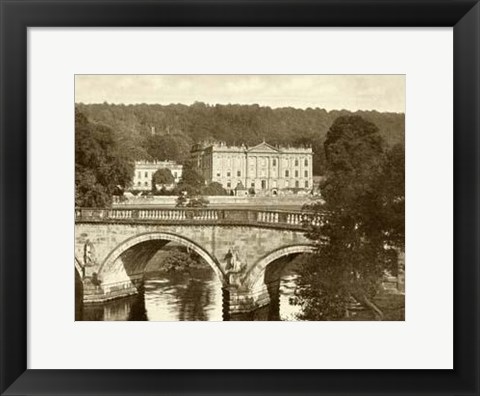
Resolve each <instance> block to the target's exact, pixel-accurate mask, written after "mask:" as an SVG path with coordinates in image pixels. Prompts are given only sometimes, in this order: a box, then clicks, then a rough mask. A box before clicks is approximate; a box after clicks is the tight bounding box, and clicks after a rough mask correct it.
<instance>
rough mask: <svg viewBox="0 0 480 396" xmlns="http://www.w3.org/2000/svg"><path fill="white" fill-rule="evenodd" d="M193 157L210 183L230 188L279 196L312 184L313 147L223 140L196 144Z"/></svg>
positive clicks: (243, 191) (305, 189) (304, 189)
mask: <svg viewBox="0 0 480 396" xmlns="http://www.w3.org/2000/svg"><path fill="white" fill-rule="evenodd" d="M192 157H193V159H194V161H195V164H196V166H197V167H198V171H199V173H200V174H201V175H202V176H203V177H204V178H205V180H207V182H217V183H220V184H221V185H222V186H223V188H225V189H226V190H227V191H229V192H232V191H235V192H236V193H237V194H240V195H241V194H247V193H248V191H249V190H250V191H251V189H252V188H253V189H254V190H255V192H256V193H259V194H266V195H277V194H278V193H279V192H280V191H282V192H286V191H302V190H303V191H309V190H311V189H312V187H313V174H312V157H313V152H312V149H311V147H275V146H272V145H270V144H268V143H265V142H263V143H260V144H258V145H257V146H254V147H247V146H245V145H241V146H227V145H226V144H224V143H215V144H210V145H196V146H194V147H193V148H192Z"/></svg>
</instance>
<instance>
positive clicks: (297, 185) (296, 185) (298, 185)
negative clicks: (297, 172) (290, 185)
mask: <svg viewBox="0 0 480 396" xmlns="http://www.w3.org/2000/svg"><path fill="white" fill-rule="evenodd" d="M298 187H300V183H299V182H298V180H296V181H295V188H298Z"/></svg>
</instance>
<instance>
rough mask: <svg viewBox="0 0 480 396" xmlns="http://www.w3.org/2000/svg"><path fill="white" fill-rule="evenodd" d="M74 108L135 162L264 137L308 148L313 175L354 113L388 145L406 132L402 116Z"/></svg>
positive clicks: (202, 107)
mask: <svg viewBox="0 0 480 396" xmlns="http://www.w3.org/2000/svg"><path fill="white" fill-rule="evenodd" d="M77 108H78V109H80V110H81V111H82V112H83V113H84V114H85V115H86V116H87V117H88V118H89V119H90V120H92V121H95V122H101V123H103V124H105V125H108V126H110V127H111V128H112V129H113V130H114V131H115V133H116V135H117V136H118V137H119V139H122V140H128V141H131V142H133V144H132V146H133V147H134V148H135V150H132V152H134V153H135V156H136V159H157V160H164V159H170V160H174V161H178V162H181V163H183V162H184V161H186V160H187V159H188V155H189V150H190V147H191V145H192V144H193V143H197V142H202V141H205V140H219V141H224V142H226V143H227V144H229V145H233V144H241V143H245V144H246V145H249V146H253V145H255V144H258V143H261V142H262V140H263V139H265V140H266V141H267V142H268V143H271V144H274V145H275V144H280V145H288V144H289V145H312V148H313V151H314V153H315V154H314V157H313V172H314V174H315V175H320V174H323V173H324V171H325V157H324V151H323V143H324V141H325V138H326V134H327V131H328V130H329V128H330V126H331V125H332V123H333V121H334V120H335V119H337V118H338V117H340V116H348V115H352V114H355V115H359V116H361V117H363V118H364V119H365V120H368V121H370V122H373V123H374V124H375V125H377V126H378V128H379V133H380V135H381V136H382V137H383V138H384V140H385V141H386V142H387V144H388V145H394V144H396V143H402V142H403V137H404V129H405V116H404V114H397V113H379V112H376V111H358V112H355V113H351V112H349V111H346V110H340V111H337V110H334V111H326V110H324V109H319V108H315V109H311V108H308V109H305V110H302V109H295V108H292V107H285V108H277V109H272V108H270V107H263V106H258V105H206V104H204V103H200V102H197V103H195V104H193V105H191V106H186V105H182V104H171V105H167V106H163V105H146V104H138V105H128V106H125V105H113V104H108V103H103V104H91V105H85V104H77Z"/></svg>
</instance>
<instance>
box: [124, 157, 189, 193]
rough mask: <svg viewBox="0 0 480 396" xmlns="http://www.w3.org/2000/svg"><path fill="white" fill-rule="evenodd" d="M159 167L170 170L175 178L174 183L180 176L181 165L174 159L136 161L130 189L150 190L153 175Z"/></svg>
mask: <svg viewBox="0 0 480 396" xmlns="http://www.w3.org/2000/svg"><path fill="white" fill-rule="evenodd" d="M159 169H168V170H170V172H171V173H172V176H173V178H174V179H175V181H174V184H176V183H178V182H179V181H180V179H181V178H182V172H183V166H182V165H180V164H177V163H176V162H174V161H136V162H135V173H134V175H133V182H132V188H131V189H132V190H142V191H151V190H152V178H153V175H154V174H155V172H156V171H157V170H159ZM171 187H173V185H172V186H171Z"/></svg>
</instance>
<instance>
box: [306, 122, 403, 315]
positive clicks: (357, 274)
mask: <svg viewBox="0 0 480 396" xmlns="http://www.w3.org/2000/svg"><path fill="white" fill-rule="evenodd" d="M384 148H385V144H384V142H383V139H382V138H381V136H380V134H379V131H378V128H377V127H376V126H375V125H374V124H372V123H371V122H369V121H366V120H365V119H363V118H361V117H357V116H346V117H339V118H338V119H337V120H335V122H334V123H333V124H332V127H331V128H330V130H329V132H328V134H327V138H326V140H325V154H326V155H325V158H326V161H327V162H326V165H327V172H326V181H325V182H324V185H323V188H322V195H323V198H324V200H325V203H324V204H323V203H316V204H313V205H311V206H309V209H310V210H313V211H314V212H316V214H317V215H325V213H328V215H327V216H328V217H326V218H325V220H326V221H323V222H322V224H320V225H317V226H311V228H310V231H309V232H308V234H307V236H308V237H309V238H311V239H312V240H314V241H315V242H316V243H317V244H318V246H319V248H318V252H317V254H315V255H314V256H313V257H312V258H311V260H309V262H308V263H307V264H306V265H305V266H304V268H303V270H302V277H301V278H300V279H301V287H300V289H299V290H300V292H299V295H300V301H301V303H302V305H303V307H304V317H305V318H308V319H314V320H335V319H342V318H344V317H345V312H346V308H347V306H348V304H349V303H351V302H352V301H353V300H356V301H358V302H360V303H362V304H364V305H365V306H367V307H369V308H371V309H372V310H373V311H374V312H375V313H376V314H377V316H378V317H379V318H381V317H382V312H381V311H380V310H379V309H378V307H376V306H375V304H373V303H372V298H373V297H374V296H375V294H376V293H377V291H378V287H379V284H380V282H381V280H382V276H383V274H384V271H385V270H392V271H394V270H395V268H396V252H395V250H394V249H392V248H393V247H397V248H401V247H402V246H403V243H402V241H403V239H404V229H403V224H404V156H403V152H404V150H403V147H402V146H400V145H399V146H395V147H394V148H392V149H391V150H389V151H387V152H386V153H385V151H384ZM388 244H390V245H388Z"/></svg>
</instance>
